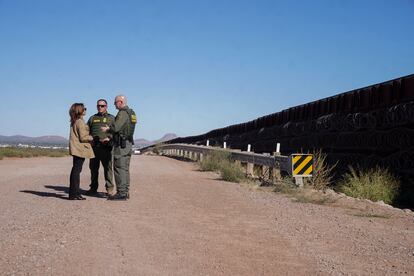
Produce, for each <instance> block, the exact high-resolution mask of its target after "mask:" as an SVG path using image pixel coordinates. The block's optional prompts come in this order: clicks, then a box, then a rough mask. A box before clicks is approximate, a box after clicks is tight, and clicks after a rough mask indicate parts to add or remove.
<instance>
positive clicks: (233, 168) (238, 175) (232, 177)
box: [219, 160, 246, 183]
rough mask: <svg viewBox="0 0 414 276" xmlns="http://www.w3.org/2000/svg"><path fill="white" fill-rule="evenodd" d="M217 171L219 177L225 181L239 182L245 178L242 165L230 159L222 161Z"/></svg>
mask: <svg viewBox="0 0 414 276" xmlns="http://www.w3.org/2000/svg"><path fill="white" fill-rule="evenodd" d="M219 171H220V175H221V178H222V179H223V180H225V181H229V182H237V183H239V182H242V181H244V180H245V179H246V176H245V173H244V171H243V167H242V166H241V165H240V164H237V163H235V162H232V161H227V160H226V161H224V162H222V163H221V165H220V168H219Z"/></svg>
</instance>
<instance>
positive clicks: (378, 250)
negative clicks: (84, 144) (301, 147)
mask: <svg viewBox="0 0 414 276" xmlns="http://www.w3.org/2000/svg"><path fill="white" fill-rule="evenodd" d="M70 168H71V158H69V157H67V158H66V157H65V158H31V159H5V160H0V175H1V179H0V188H1V191H2V192H1V193H0V210H1V211H0V221H1V223H0V274H1V275H315V274H318V275H327V274H333V275H396V274H402V275H404V274H406V275H414V216H413V214H412V213H405V212H403V211H400V210H396V209H392V208H387V207H382V206H377V205H373V204H368V203H366V202H362V203H358V204H355V205H349V204H348V207H343V206H344V205H343V204H342V205H341V206H342V207H339V206H340V205H335V204H333V206H321V205H314V204H305V203H295V202H293V201H292V199H290V198H287V197H286V196H282V195H278V194H275V193H270V192H263V191H257V190H254V189H251V188H248V187H246V186H243V185H239V184H234V183H228V182H223V181H220V180H219V179H218V177H217V175H216V174H214V173H206V172H199V171H197V167H196V165H194V164H193V163H187V162H182V161H177V160H173V159H168V158H165V157H156V156H133V159H132V162H131V172H132V174H131V179H132V184H131V199H130V200H129V201H127V202H111V201H107V200H106V199H105V198H100V197H87V200H86V201H68V200H67V199H66V198H67V187H68V178H69V171H70ZM89 176H90V174H89V169H88V163H87V162H86V163H85V165H84V171H83V173H82V179H81V187H82V188H83V189H84V190H86V189H88V184H89V183H88V179H89ZM101 177H102V176H101ZM101 183H103V181H102V179H101ZM100 191H102V192H103V191H104V188H103V187H102V185H101V187H100ZM345 206H346V205H345ZM367 212H369V213H370V214H372V213H375V214H377V215H375V216H372V215H366V214H368V213H367Z"/></svg>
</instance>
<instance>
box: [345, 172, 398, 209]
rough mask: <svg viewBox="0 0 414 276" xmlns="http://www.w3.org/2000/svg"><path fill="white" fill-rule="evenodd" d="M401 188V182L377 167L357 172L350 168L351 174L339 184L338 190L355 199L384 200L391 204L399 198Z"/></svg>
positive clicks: (346, 175)
mask: <svg viewBox="0 0 414 276" xmlns="http://www.w3.org/2000/svg"><path fill="white" fill-rule="evenodd" d="M399 187H400V182H399V180H398V179H397V178H396V177H394V176H393V175H392V174H391V173H390V172H389V171H388V170H386V169H382V168H379V167H377V168H375V169H369V170H358V171H357V170H355V169H354V168H350V172H349V173H347V174H345V176H344V178H343V180H342V181H341V182H340V183H339V185H338V190H339V191H341V192H343V193H344V194H346V195H348V196H352V197H355V198H364V199H369V200H372V201H380V200H382V201H383V202H385V203H387V204H391V203H393V202H394V199H395V198H396V197H397V196H398V191H399Z"/></svg>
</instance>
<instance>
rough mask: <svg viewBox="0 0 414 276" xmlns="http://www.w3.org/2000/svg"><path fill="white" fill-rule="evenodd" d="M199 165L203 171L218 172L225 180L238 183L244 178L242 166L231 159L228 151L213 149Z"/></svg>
mask: <svg viewBox="0 0 414 276" xmlns="http://www.w3.org/2000/svg"><path fill="white" fill-rule="evenodd" d="M199 165H200V169H201V170H203V171H216V172H219V173H220V176H221V178H222V179H223V180H225V181H229V182H237V183H240V182H242V181H245V180H246V176H245V173H244V171H243V167H242V166H241V165H240V164H237V163H235V162H234V161H233V160H231V158H230V153H229V152H225V151H213V152H212V153H211V154H209V155H207V156H206V157H205V158H204V159H203V161H201V162H199Z"/></svg>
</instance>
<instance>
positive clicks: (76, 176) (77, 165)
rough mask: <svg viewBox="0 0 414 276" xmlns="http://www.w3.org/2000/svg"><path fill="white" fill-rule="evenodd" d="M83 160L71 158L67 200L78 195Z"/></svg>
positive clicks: (75, 157) (76, 157)
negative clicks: (71, 164)
mask: <svg viewBox="0 0 414 276" xmlns="http://www.w3.org/2000/svg"><path fill="white" fill-rule="evenodd" d="M84 161H85V158H81V157H78V156H73V166H72V171H71V172H70V186H69V198H74V197H76V196H78V195H80V192H79V185H80V173H81V171H82V166H83V162H84Z"/></svg>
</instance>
